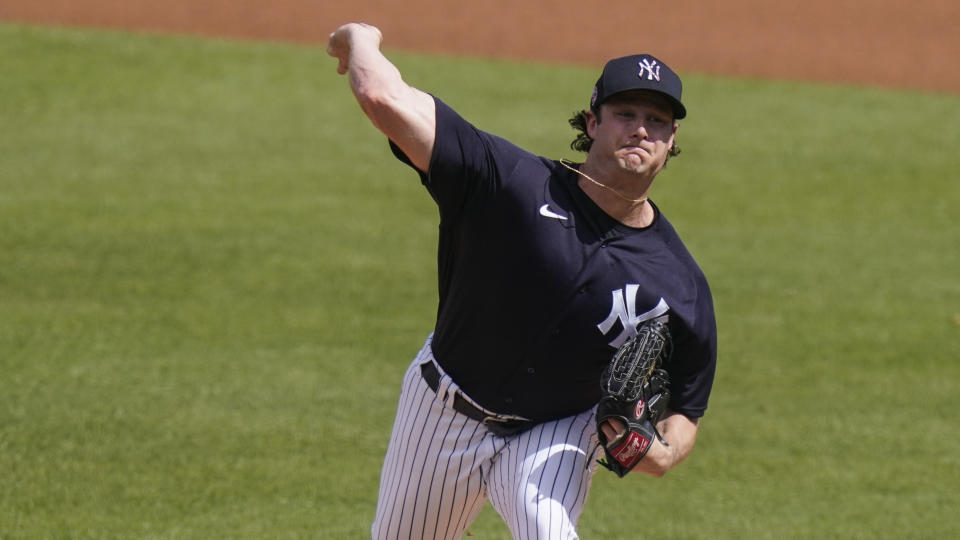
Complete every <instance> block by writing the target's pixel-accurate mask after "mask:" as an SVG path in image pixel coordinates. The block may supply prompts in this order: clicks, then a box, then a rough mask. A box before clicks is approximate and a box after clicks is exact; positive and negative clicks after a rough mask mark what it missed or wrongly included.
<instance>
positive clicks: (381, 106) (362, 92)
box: [354, 87, 399, 129]
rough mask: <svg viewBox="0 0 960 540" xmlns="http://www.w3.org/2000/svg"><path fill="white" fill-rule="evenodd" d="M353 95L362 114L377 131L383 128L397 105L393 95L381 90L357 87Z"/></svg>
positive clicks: (396, 99) (397, 101) (395, 97)
mask: <svg viewBox="0 0 960 540" xmlns="http://www.w3.org/2000/svg"><path fill="white" fill-rule="evenodd" d="M354 95H355V96H356V98H357V103H358V104H359V105H360V108H361V109H362V110H363V112H364V114H366V115H367V118H369V119H370V121H371V122H372V123H373V125H374V126H375V127H377V128H378V129H382V128H383V126H384V124H385V123H386V120H387V118H389V117H390V116H391V115H393V114H394V112H393V111H394V110H395V109H396V108H397V106H398V105H397V104H398V103H399V99H398V98H397V96H396V95H395V94H394V93H392V92H390V91H388V90H386V89H383V88H369V87H367V88H364V87H358V88H354Z"/></svg>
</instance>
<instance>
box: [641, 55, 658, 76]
mask: <svg viewBox="0 0 960 540" xmlns="http://www.w3.org/2000/svg"><path fill="white" fill-rule="evenodd" d="M637 65H639V66H640V73H637V75H638V76H640V78H641V79H642V78H643V73H644V72H646V73H647V80H648V81H652V80H654V79H656V80H657V81H660V66H659V65H658V64H657V61H656V60H653V61H651V60H650V59H649V58H644V59H643V60H641V61H640V62H638V63H637Z"/></svg>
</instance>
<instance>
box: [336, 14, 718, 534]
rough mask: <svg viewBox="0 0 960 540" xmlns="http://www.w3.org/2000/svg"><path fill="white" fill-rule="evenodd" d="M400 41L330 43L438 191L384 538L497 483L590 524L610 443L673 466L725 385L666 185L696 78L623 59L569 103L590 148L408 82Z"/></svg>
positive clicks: (449, 525)
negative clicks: (542, 140) (419, 336)
mask: <svg viewBox="0 0 960 540" xmlns="http://www.w3.org/2000/svg"><path fill="white" fill-rule="evenodd" d="M382 39H383V36H382V35H381V33H380V31H379V30H377V29H376V28H374V27H372V26H369V25H365V24H355V23H351V24H346V25H344V26H341V27H340V28H338V29H337V30H336V31H335V32H333V33H332V34H331V35H330V41H329V45H328V52H329V53H330V55H331V56H333V57H335V58H337V59H338V60H339V64H338V68H337V70H338V72H339V73H341V74H347V75H348V77H349V81H350V88H351V89H352V91H353V93H354V95H355V96H356V99H357V102H358V103H359V104H360V107H361V108H362V109H363V111H364V113H366V115H367V117H368V118H369V119H370V121H371V122H372V123H373V125H374V126H376V127H377V128H378V129H379V130H380V131H382V132H383V134H384V135H386V137H387V139H389V144H390V148H391V149H392V151H393V153H394V154H395V155H396V157H397V158H398V159H399V160H400V161H402V162H403V163H406V164H407V165H409V166H410V167H412V168H413V169H414V171H415V172H416V174H417V175H418V176H419V178H420V181H421V182H422V184H423V185H424V187H425V188H426V190H427V192H428V193H429V194H430V196H431V197H432V198H433V200H434V201H435V202H436V204H437V206H438V208H439V216H440V218H439V219H440V238H439V248H438V252H439V253H438V255H439V256H438V263H439V268H438V276H439V308H438V310H437V321H436V326H435V327H434V328H433V331H432V332H431V333H430V334H429V336H427V339H426V342H425V343H424V345H423V348H422V349H421V350H420V352H419V354H417V356H416V358H414V360H413V362H412V363H411V364H410V366H409V369H408V370H407V372H406V375H405V377H404V379H403V385H402V389H401V394H400V403H399V407H398V411H397V417H396V421H395V423H394V428H393V434H392V436H391V438H390V444H389V446H388V448H387V455H386V458H385V461H384V464H383V471H382V475H381V479H380V494H379V502H378V504H377V512H376V517H375V520H374V523H373V526H372V534H373V537H374V538H403V539H406V538H460V537H462V535H463V534H464V533H465V531H466V530H467V527H468V526H469V525H470V523H471V522H472V521H473V520H474V518H476V516H477V514H478V513H479V512H480V509H481V507H482V506H483V504H484V502H485V501H487V500H489V501H490V503H491V505H492V506H493V508H494V509H496V511H497V512H498V513H499V514H500V516H501V517H502V518H503V520H504V521H505V522H506V524H507V526H508V527H509V528H510V531H511V533H512V535H513V537H514V538H517V539H534V538H539V539H545V538H551V539H552V538H576V537H577V532H576V526H577V521H578V519H579V517H580V514H581V511H582V510H583V507H584V502H585V501H586V497H587V492H588V490H589V487H590V482H591V479H592V477H593V475H594V473H595V472H596V470H597V461H598V459H599V458H601V457H604V458H605V461H604V463H606V464H607V465H608V466H609V467H610V468H611V469H613V470H614V471H616V472H617V473H618V474H619V475H625V474H627V473H631V472H641V473H645V474H649V475H653V476H662V475H663V474H664V473H665V472H666V471H667V470H669V469H670V468H672V467H674V466H676V465H677V464H679V463H680V462H681V461H683V460H684V459H685V458H686V457H687V455H688V454H689V453H690V451H691V450H692V448H693V446H694V440H695V438H696V435H697V430H698V427H699V423H700V418H701V417H702V416H703V414H704V412H705V411H706V408H707V400H708V397H709V395H710V390H711V387H712V384H713V377H714V370H715V365H716V323H715V319H714V312H713V301H712V299H711V295H710V290H709V287H708V285H707V281H706V279H705V278H704V276H703V273H702V272H701V271H700V269H699V267H698V266H697V264H696V263H695V262H694V260H693V258H692V257H691V255H690V254H689V253H688V251H687V249H686V248H685V247H684V245H683V243H682V242H681V241H680V238H679V237H678V236H677V233H676V232H675V231H674V229H673V227H672V226H671V225H670V223H669V222H668V221H667V218H666V216H665V215H664V214H663V213H662V212H661V210H660V208H659V207H658V206H657V205H655V204H654V203H653V201H652V200H650V199H649V195H650V190H651V187H652V185H653V182H654V179H655V178H656V177H657V175H658V174H659V173H660V172H661V171H662V170H663V168H664V166H665V165H666V163H667V160H668V159H669V158H670V157H671V156H673V155H676V154H677V153H678V152H679V150H678V148H677V147H676V144H675V142H676V141H675V139H676V134H677V130H678V128H679V123H678V121H679V120H680V119H682V118H684V117H685V116H686V114H687V111H686V108H685V106H684V105H683V103H682V101H681V91H682V86H681V82H680V79H679V77H677V75H676V74H675V73H674V72H673V71H672V70H671V69H670V68H669V67H667V65H666V64H664V63H663V62H662V61H660V60H659V59H657V58H655V57H653V56H651V55H647V54H640V55H634V56H627V57H623V58H617V59H614V60H611V61H610V62H608V63H607V64H606V65H605V66H604V68H603V71H602V73H601V75H600V78H599V79H598V80H597V82H596V85H595V86H594V88H593V93H592V96H587V95H585V96H584V97H585V98H587V97H589V98H590V99H589V108H588V109H586V110H583V111H581V112H579V113H578V114H577V115H576V116H574V118H572V119H570V124H571V125H572V126H573V127H574V128H575V129H576V130H577V131H578V134H577V136H576V139H575V140H574V142H573V143H572V147H573V148H574V149H577V150H581V151H583V152H585V153H586V158H585V160H584V162H583V163H580V164H577V163H571V162H568V161H565V160H552V159H548V158H544V157H539V156H536V155H534V154H531V153H530V152H527V151H525V150H523V149H522V148H520V147H518V146H516V145H514V144H512V143H511V142H508V141H506V140H504V139H502V138H500V137H497V136H495V135H492V134H489V133H486V132H483V131H481V130H479V129H477V128H475V127H474V126H473V125H471V124H470V123H469V122H467V121H466V120H464V119H463V118H462V117H460V116H459V115H458V114H457V113H456V112H455V111H454V110H453V109H451V108H450V107H449V106H448V105H446V104H445V103H444V102H443V101H441V100H440V99H439V98H436V97H434V96H432V95H430V94H427V93H425V92H423V91H421V90H418V89H416V88H413V87H411V86H409V85H408V84H406V82H404V80H403V78H402V77H401V74H400V72H399V71H398V70H397V68H396V67H395V66H394V65H393V64H392V63H390V61H389V60H387V58H385V57H384V56H383V54H381V52H380V44H381V41H382ZM588 91H589V88H586V89H585V92H584V93H585V94H587V93H588ZM612 359H615V360H614V362H611V360H612ZM601 402H602V406H601V407H600V414H599V415H598V413H597V411H598V405H599V404H601Z"/></svg>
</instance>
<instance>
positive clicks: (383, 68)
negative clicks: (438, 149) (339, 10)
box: [327, 23, 436, 171]
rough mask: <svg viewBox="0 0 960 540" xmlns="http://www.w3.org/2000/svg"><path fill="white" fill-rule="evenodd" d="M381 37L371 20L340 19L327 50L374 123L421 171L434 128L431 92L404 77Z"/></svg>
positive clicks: (427, 160)
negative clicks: (383, 47)
mask: <svg viewBox="0 0 960 540" xmlns="http://www.w3.org/2000/svg"><path fill="white" fill-rule="evenodd" d="M382 40H383V36H382V34H381V33H380V31H379V30H378V29H376V28H375V27H373V26H370V25H366V24H359V23H350V24H345V25H343V26H341V27H340V28H338V29H337V30H336V31H334V32H333V33H332V34H330V42H329V44H328V46H327V52H328V53H329V54H330V56H333V57H335V58H337V59H338V60H339V64H338V66H337V72H338V73H340V74H344V73H346V74H348V77H349V81H350V89H351V90H352V91H353V94H354V96H356V98H357V103H359V105H360V107H361V108H362V109H363V112H364V113H365V114H366V115H367V117H368V118H369V119H370V121H371V122H372V123H373V125H374V126H375V127H376V128H377V129H379V130H380V131H381V132H383V133H384V134H385V135H386V136H387V137H389V138H390V139H391V140H392V141H393V142H394V143H396V144H397V146H399V147H400V149H401V150H403V151H404V153H406V154H407V156H408V157H409V158H410V160H411V161H412V162H413V164H414V165H416V166H417V167H418V168H420V169H421V170H424V171H425V170H426V169H427V166H428V165H429V160H430V155H431V153H432V151H433V142H434V137H435V128H436V111H435V109H434V104H433V98H432V97H431V96H430V95H428V94H426V93H424V92H422V91H420V90H417V89H416V88H413V87H412V86H409V85H408V84H406V83H405V82H404V81H403V77H402V76H401V74H400V71H399V70H398V69H397V68H396V66H394V65H393V64H392V63H391V62H390V61H389V60H388V59H387V58H386V57H385V56H384V55H383V54H382V53H381V52H380V44H381V42H382Z"/></svg>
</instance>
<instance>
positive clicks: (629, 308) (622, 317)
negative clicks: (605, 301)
mask: <svg viewBox="0 0 960 540" xmlns="http://www.w3.org/2000/svg"><path fill="white" fill-rule="evenodd" d="M624 290H626V292H624ZM639 290H640V285H637V284H636V283H628V284H627V286H626V287H624V288H623V289H617V290H615V291H613V293H612V294H613V301H612V302H611V304H612V307H611V308H610V315H608V316H607V318H606V319H604V320H603V322H601V323H600V324H598V325H597V328H599V329H600V331H601V332H603V334H604V335H606V334H608V333H609V332H610V330H611V329H613V325H614V323H616V322H617V321H620V325H621V326H622V327H623V330H621V331H620V335H618V336H617V337H616V338H614V340H613V341H611V342H610V346H611V347H613V348H614V349H617V348H619V347H620V345H623V342H624V341H626V340H628V339H629V338H631V337H633V336H635V335H637V326H638V325H639V324H640V323H642V322H643V321H649V320H650V319H656V318H658V317H664V316H665V315H666V313H667V311H669V310H670V306H668V305H667V301H666V300H664V299H663V298H660V302H658V303H657V305H656V306H655V307H654V308H653V309H651V310H650V311H647V312H644V313H641V314H639V315H637V291H639Z"/></svg>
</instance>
